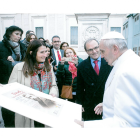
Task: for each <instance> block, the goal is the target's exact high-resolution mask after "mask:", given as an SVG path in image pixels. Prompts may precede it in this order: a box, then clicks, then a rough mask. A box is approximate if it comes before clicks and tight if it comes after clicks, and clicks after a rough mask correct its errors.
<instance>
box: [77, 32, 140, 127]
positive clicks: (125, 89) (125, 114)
mask: <svg viewBox="0 0 140 140" xmlns="http://www.w3.org/2000/svg"><path fill="white" fill-rule="evenodd" d="M99 47H100V50H101V56H102V57H104V58H105V60H106V61H107V62H108V64H109V65H111V66H114V67H113V69H112V71H111V73H110V75H109V77H108V79H107V81H106V85H105V93H104V99H103V108H102V106H97V107H96V108H97V109H98V113H100V112H102V109H103V120H100V121H89V122H78V123H82V126H83V125H84V127H94V128H96V127H140V85H139V83H140V74H139V72H140V65H139V64H140V57H139V56H138V55H136V54H135V53H134V52H133V51H132V50H130V49H128V48H127V44H126V40H125V38H124V37H123V35H122V34H120V33H118V32H109V33H107V34H105V35H104V36H103V37H102V38H101V42H100V45H99Z"/></svg>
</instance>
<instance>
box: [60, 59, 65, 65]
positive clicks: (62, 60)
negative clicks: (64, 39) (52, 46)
mask: <svg viewBox="0 0 140 140" xmlns="http://www.w3.org/2000/svg"><path fill="white" fill-rule="evenodd" d="M64 63H65V57H63V58H61V65H64Z"/></svg>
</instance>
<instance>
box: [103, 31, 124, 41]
mask: <svg viewBox="0 0 140 140" xmlns="http://www.w3.org/2000/svg"><path fill="white" fill-rule="evenodd" d="M101 39H125V38H124V37H123V35H122V34H120V33H118V32H116V31H111V32H108V33H106V34H105V35H104V36H103V37H102V38H101Z"/></svg>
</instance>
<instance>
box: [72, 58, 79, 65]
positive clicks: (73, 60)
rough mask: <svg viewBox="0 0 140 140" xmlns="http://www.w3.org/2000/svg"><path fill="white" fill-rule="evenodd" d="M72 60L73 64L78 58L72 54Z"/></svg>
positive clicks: (76, 62) (76, 63)
mask: <svg viewBox="0 0 140 140" xmlns="http://www.w3.org/2000/svg"><path fill="white" fill-rule="evenodd" d="M72 62H73V63H74V64H75V65H78V58H77V57H75V56H73V57H72Z"/></svg>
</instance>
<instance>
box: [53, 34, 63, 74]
mask: <svg viewBox="0 0 140 140" xmlns="http://www.w3.org/2000/svg"><path fill="white" fill-rule="evenodd" d="M60 44H61V41H60V37H59V36H53V37H52V45H53V48H52V49H51V50H52V55H53V59H54V62H53V64H52V65H53V69H54V72H56V71H57V66H58V63H59V61H61V58H62V57H64V50H60Z"/></svg>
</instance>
